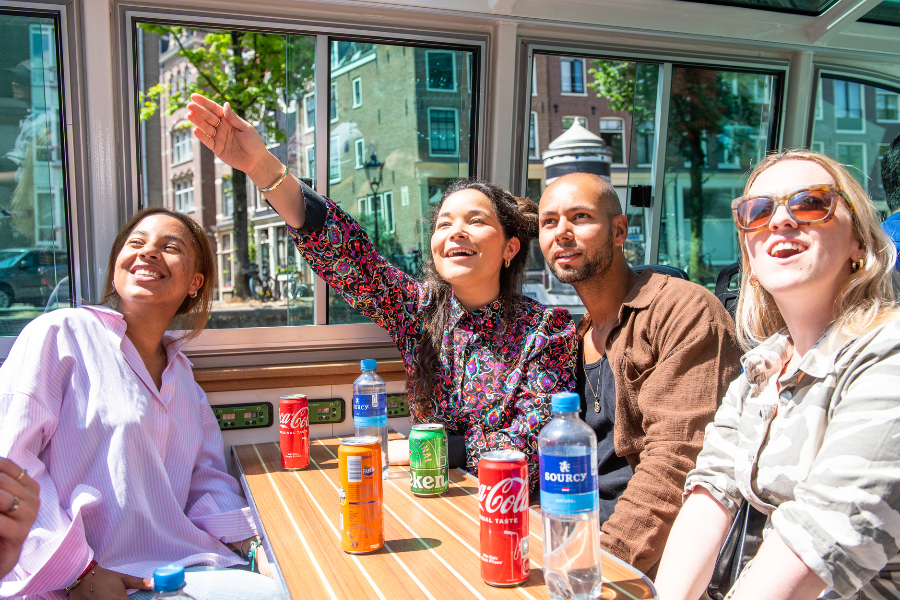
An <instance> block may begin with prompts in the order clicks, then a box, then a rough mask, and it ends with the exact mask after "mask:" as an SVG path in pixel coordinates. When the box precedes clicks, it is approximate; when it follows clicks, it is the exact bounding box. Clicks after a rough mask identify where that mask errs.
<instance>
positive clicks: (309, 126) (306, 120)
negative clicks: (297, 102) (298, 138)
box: [303, 92, 317, 133]
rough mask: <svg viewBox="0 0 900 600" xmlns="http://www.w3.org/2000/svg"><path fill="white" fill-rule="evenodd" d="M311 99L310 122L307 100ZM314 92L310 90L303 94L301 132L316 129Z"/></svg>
mask: <svg viewBox="0 0 900 600" xmlns="http://www.w3.org/2000/svg"><path fill="white" fill-rule="evenodd" d="M310 100H312V105H313V110H312V115H313V118H312V123H310V122H309V101H310ZM316 109H317V106H316V93H315V92H310V93H308V94H306V95H304V96H303V133H309V132H311V131H315V130H316Z"/></svg>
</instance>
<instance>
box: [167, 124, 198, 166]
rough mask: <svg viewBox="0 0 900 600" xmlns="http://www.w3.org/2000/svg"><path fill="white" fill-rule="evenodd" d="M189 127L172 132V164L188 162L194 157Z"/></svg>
mask: <svg viewBox="0 0 900 600" xmlns="http://www.w3.org/2000/svg"><path fill="white" fill-rule="evenodd" d="M191 137H192V136H191V132H190V130H189V129H176V130H175V131H173V132H172V164H176V165H177V164H179V163H183V162H187V161H189V160H191V159H193V158H194V148H193V144H192V139H191Z"/></svg>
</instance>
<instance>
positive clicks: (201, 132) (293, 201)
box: [187, 94, 306, 229]
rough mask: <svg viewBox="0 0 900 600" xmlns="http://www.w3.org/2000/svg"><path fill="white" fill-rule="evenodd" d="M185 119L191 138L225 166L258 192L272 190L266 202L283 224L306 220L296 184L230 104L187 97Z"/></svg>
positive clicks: (300, 222)
mask: <svg viewBox="0 0 900 600" xmlns="http://www.w3.org/2000/svg"><path fill="white" fill-rule="evenodd" d="M191 99H192V100H193V102H189V103H188V105H187V107H188V110H190V111H191V112H190V113H188V119H190V121H191V123H193V124H194V125H195V127H194V135H195V136H196V137H197V139H198V140H200V141H201V142H203V145H204V146H206V147H207V148H209V149H210V150H212V151H213V153H214V154H215V155H216V156H217V157H219V159H221V160H222V162H224V163H225V164H227V165H230V166H231V167H233V168H235V169H237V170H238V171H243V172H244V173H246V174H247V177H249V178H250V180H251V181H252V182H253V184H254V185H255V186H256V187H258V188H269V187H271V186H272V185H274V184H275V183H277V182H279V181H280V182H281V183H280V184H279V185H278V186H277V187H276V189H274V190H270V191H268V192H265V196H266V200H267V201H268V202H269V204H271V205H272V208H274V209H275V211H276V212H278V214H279V215H281V218H282V219H284V222H285V223H287V224H288V225H290V226H291V227H294V228H295V229H299V228H301V227H303V223H304V221H305V219H306V209H305V206H304V203H303V202H302V198H303V190H302V189H301V187H300V181H299V180H298V179H297V178H296V177H295V176H294V175H293V174H291V173H290V172H288V171H286V167H285V166H284V165H283V164H281V161H279V160H278V159H277V158H275V156H274V155H273V154H272V153H271V152H269V151H268V150H266V144H265V142H263V139H262V137H261V136H260V135H259V133H257V131H256V129H254V128H253V126H252V125H251V124H250V123H248V122H247V121H245V120H243V119H242V118H240V117H239V116H237V115H236V114H234V111H232V110H231V104H229V103H228V102H226V103H225V106H222V105H220V104H217V103H215V102H213V101H212V100H210V99H209V98H207V97H205V96H202V95H200V94H191Z"/></svg>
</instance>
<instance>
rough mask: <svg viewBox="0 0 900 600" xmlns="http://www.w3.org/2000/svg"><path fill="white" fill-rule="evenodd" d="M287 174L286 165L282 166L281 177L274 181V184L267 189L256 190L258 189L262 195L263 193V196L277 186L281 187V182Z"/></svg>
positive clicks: (259, 188)
mask: <svg viewBox="0 0 900 600" xmlns="http://www.w3.org/2000/svg"><path fill="white" fill-rule="evenodd" d="M287 174H288V168H287V165H284V172H283V173H282V174H281V177H279V178H278V181H276V182H275V183H273V184H272V185H270V186H269V187H264V188H261V187H259V186H257V188H256V189H258V190H259V191H260V192H262V193H264V194H265V193H266V192H271V191H272V190H274V189H275V188H277V187H278V186H279V185H281V182H282V181H284V178H285V177H287Z"/></svg>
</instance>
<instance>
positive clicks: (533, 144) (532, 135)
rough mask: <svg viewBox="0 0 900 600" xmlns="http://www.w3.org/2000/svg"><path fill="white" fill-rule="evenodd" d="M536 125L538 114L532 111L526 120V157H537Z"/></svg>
mask: <svg viewBox="0 0 900 600" xmlns="http://www.w3.org/2000/svg"><path fill="white" fill-rule="evenodd" d="M537 127H538V116H537V113H536V112H533V113H531V118H530V119H529V121H528V158H538V142H537V136H538V132H537Z"/></svg>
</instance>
